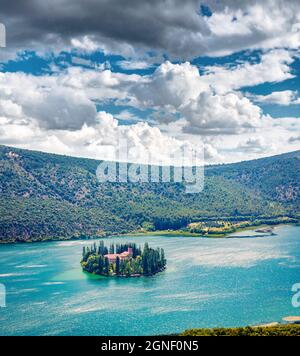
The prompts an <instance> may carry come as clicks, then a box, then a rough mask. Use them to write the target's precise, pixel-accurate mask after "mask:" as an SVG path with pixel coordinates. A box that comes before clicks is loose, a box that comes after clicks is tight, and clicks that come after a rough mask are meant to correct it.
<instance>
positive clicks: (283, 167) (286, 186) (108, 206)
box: [0, 146, 300, 242]
mask: <svg viewBox="0 0 300 356" xmlns="http://www.w3.org/2000/svg"><path fill="white" fill-rule="evenodd" d="M98 165H99V161H96V160H91V159H83V158H74V157H66V156H59V155H54V154H48V153H41V152H34V151H27V150H21V149H16V148H11V147H6V146H0V192H1V194H0V241H2V242H3V241H5V242H7V241H11V242H14V241H41V240H50V239H70V238H80V237H100V236H106V235H110V234H120V233H128V232H132V231H136V230H139V229H141V228H145V229H147V228H149V227H151V229H157V230H162V229H179V228H184V227H186V226H187V225H188V224H189V223H190V222H195V221H205V220H209V219H234V220H242V219H257V218H265V217H268V218H272V217H277V216H290V217H296V218H298V217H299V208H300V199H299V192H300V185H299V177H300V151H296V152H291V153H287V154H283V155H279V156H274V157H269V158H263V159H259V160H255V161H248V162H241V163H234V164H228V165H218V166H208V167H206V169H205V189H204V191H203V192H201V193H199V194H192V195H190V194H186V193H185V187H184V184H181V183H176V184H174V183H164V184H161V183H143V184H132V183H105V184H101V183H99V182H98V181H97V178H96V169H97V166H98Z"/></svg>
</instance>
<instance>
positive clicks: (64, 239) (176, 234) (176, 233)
mask: <svg viewBox="0 0 300 356" xmlns="http://www.w3.org/2000/svg"><path fill="white" fill-rule="evenodd" d="M299 224H300V223H299V222H298V223H295V222H286V223H285V222H282V221H281V222H278V224H266V223H264V224H261V225H252V226H248V227H242V228H237V229H236V231H234V232H229V233H228V232H224V233H219V234H206V235H203V234H198V233H192V232H189V231H184V230H157V231H145V232H140V231H132V232H128V233H124V234H110V235H107V236H97V237H86V238H84V237H70V238H68V237H61V238H59V237H58V238H51V237H49V238H46V239H43V240H27V241H12V240H9V241H4V240H0V246H1V245H27V244H34V243H47V242H48V243H49V242H68V241H70V242H71V241H96V240H99V239H105V240H106V239H110V238H118V237H120V238H121V237H127V236H131V237H143V236H163V237H165V236H169V237H195V238H203V239H232V238H259V237H271V236H274V235H276V234H274V233H270V234H265V235H264V234H259V235H257V236H253V235H249V236H247V235H245V236H232V235H233V234H237V233H240V232H243V231H253V230H259V229H264V228H267V227H273V229H276V228H278V227H280V226H289V225H290V226H299Z"/></svg>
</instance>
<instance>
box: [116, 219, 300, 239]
mask: <svg viewBox="0 0 300 356" xmlns="http://www.w3.org/2000/svg"><path fill="white" fill-rule="evenodd" d="M287 225H291V226H299V224H297V223H283V222H279V223H278V224H276V225H268V224H261V225H253V226H247V227H241V228H237V229H235V231H233V232H230V233H228V232H225V231H224V232H223V233H222V232H220V233H218V234H198V233H194V232H189V231H186V230H158V231H143V232H133V233H131V234H130V236H134V237H139V236H170V237H172V236H174V237H178V236H182V237H200V238H214V239H217V238H253V237H269V236H274V235H276V234H275V233H274V230H275V229H276V228H278V227H280V226H287ZM270 227H272V228H273V229H272V232H259V231H258V230H260V231H262V230H264V229H268V228H270ZM244 231H257V232H258V234H257V235H245V236H235V235H234V234H237V233H241V232H244ZM127 235H128V234H124V235H118V236H122V237H123V236H127Z"/></svg>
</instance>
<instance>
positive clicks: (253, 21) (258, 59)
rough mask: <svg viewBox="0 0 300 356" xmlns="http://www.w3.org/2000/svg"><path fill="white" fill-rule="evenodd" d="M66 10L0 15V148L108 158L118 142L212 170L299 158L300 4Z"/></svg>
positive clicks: (136, 152)
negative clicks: (197, 161)
mask: <svg viewBox="0 0 300 356" xmlns="http://www.w3.org/2000/svg"><path fill="white" fill-rule="evenodd" d="M68 3H69V0H60V1H57V9H55V10H53V12H54V13H55V14H53V18H51V15H52V14H50V15H47V5H46V6H42V5H41V3H40V2H39V1H37V0H31V1H30V2H28V7H29V8H30V6H31V5H32V6H35V10H36V13H37V14H38V15H39V19H38V18H37V17H36V16H35V15H33V14H32V13H30V11H27V10H28V8H26V9H25V8H24V9H22V6H20V7H15V8H14V6H12V7H10V8H9V7H7V8H6V7H4V9H3V15H2V17H0V22H2V23H3V24H4V25H5V27H6V35H7V41H6V42H7V44H6V48H0V63H1V64H0V75H1V76H0V133H1V135H0V144H1V143H2V144H7V145H12V146H17V147H23V148H29V149H38V150H42V151H47V152H56V153H62V154H70V155H76V156H85V157H91V158H100V159H103V158H106V159H109V158H111V157H110V152H111V149H112V148H114V149H115V150H116V149H117V147H118V140H120V137H122V139H125V140H127V141H128V146H129V149H130V152H131V156H132V157H131V158H130V159H131V160H133V161H144V160H145V159H146V158H145V157H146V156H147V155H148V154H151V155H152V156H153V157H155V159H156V161H157V162H160V161H163V160H164V159H166V158H167V157H168V156H169V155H170V154H171V152H172V150H174V149H176V150H178V149H182V148H183V147H189V148H191V149H195V150H198V149H199V150H201V152H203V154H204V156H205V160H206V161H207V162H208V163H216V162H217V163H219V162H232V161H240V160H245V159H253V158H259V157H264V156H269V155H273V154H279V153H283V152H288V151H292V150H297V149H299V148H300V133H299V130H300V123H299V122H300V121H299V120H300V96H299V93H300V78H299V76H300V50H299V47H300V26H299V23H300V18H299V17H300V16H299V15H297V14H299V13H300V11H298V10H300V5H299V2H297V1H294V0H291V1H289V2H288V4H287V3H286V2H283V1H282V0H275V1H269V0H267V1H266V2H264V3H263V4H262V3H259V2H256V1H252V0H249V1H244V2H241V1H235V2H233V1H230V0H228V1H224V2H221V3H218V2H215V1H202V2H201V1H196V0H188V1H187V2H186V3H185V4H182V3H181V5H180V4H179V5H178V4H177V0H168V1H166V3H165V6H164V7H162V5H161V3H159V2H155V3H152V5H151V6H150V7H148V5H147V4H148V1H145V2H144V3H143V4H142V3H141V2H139V3H136V4H135V6H134V4H133V3H132V4H128V5H127V4H126V5H124V6H123V8H122V11H119V10H117V9H118V5H119V0H113V1H111V2H108V1H106V0H103V1H101V2H99V4H97V8H92V7H90V6H89V5H91V4H92V1H87V2H83V1H82V2H81V0H80V1H79V2H78V5H77V7H76V9H74V13H72V14H71V15H70V16H69V18H68V21H67V22H63V14H64V11H65V9H67V8H68ZM174 5H177V6H174ZM180 7H181V8H180ZM77 10H78V14H77V13H76V11H77ZM118 11H119V13H118V14H119V16H118V17H117V18H116V16H115V14H116V13H117V12H118ZM297 11H298V12H297ZM6 12H7V14H9V16H8V15H7V16H5V14H6ZM103 13H105V14H106V16H107V23H106V19H105V18H102V21H101V22H99V16H101V14H103ZM295 14H296V15H295ZM54 15H56V16H54ZM44 16H50V18H48V20H47V21H48V22H47V24H44V23H43V21H41V19H43V17H44ZM77 16H80V17H81V18H85V19H86V20H89V21H86V23H85V24H86V25H85V26H81V25H79V23H78V21H77V18H78V17H77ZM108 20H110V22H109V21H108ZM18 23H20V24H21V23H22V26H23V28H22V31H21V32H20V29H21V27H20V28H19V31H18V27H17V26H16V24H18ZM12 24H14V26H13V25H12ZM20 26H21V25H20ZM149 29H151V31H150V32H149ZM228 152H230V154H229V153H228Z"/></svg>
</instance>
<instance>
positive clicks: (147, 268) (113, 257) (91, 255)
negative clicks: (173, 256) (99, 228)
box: [81, 241, 167, 277]
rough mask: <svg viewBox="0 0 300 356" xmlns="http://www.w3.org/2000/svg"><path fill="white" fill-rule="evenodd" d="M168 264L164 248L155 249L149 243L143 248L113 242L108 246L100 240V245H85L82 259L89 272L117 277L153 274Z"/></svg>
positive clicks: (84, 267) (82, 263)
mask: <svg viewBox="0 0 300 356" xmlns="http://www.w3.org/2000/svg"><path fill="white" fill-rule="evenodd" d="M128 251H130V254H129V253H128ZM124 253H125V255H124ZM166 264H167V260H166V259H165V252H164V250H163V249H160V248H157V249H156V250H154V249H152V248H150V247H149V245H148V244H147V243H146V244H145V246H144V249H143V250H142V249H141V247H137V245H136V244H129V243H128V244H117V245H116V246H115V245H114V244H111V245H110V246H109V248H107V247H106V246H105V245H104V242H103V241H100V243H99V245H98V246H97V245H96V244H93V245H92V246H91V247H83V251H82V260H81V266H82V269H83V270H84V271H86V272H88V273H92V274H95V275H101V276H117V277H132V276H134V277H137V276H153V275H154V274H157V273H159V272H162V271H163V270H164V269H165V268H166Z"/></svg>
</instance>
